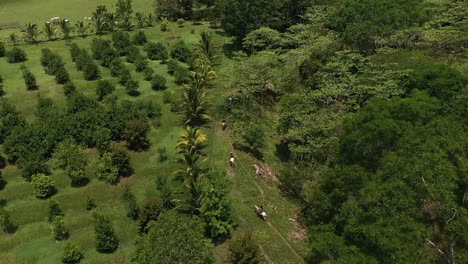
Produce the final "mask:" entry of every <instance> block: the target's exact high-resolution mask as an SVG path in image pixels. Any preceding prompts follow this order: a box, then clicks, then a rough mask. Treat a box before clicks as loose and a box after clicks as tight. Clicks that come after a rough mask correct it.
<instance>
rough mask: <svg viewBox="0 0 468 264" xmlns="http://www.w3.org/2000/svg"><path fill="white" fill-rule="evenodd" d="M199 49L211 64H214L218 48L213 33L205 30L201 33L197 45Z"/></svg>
mask: <svg viewBox="0 0 468 264" xmlns="http://www.w3.org/2000/svg"><path fill="white" fill-rule="evenodd" d="M197 48H198V49H199V50H200V51H201V52H202V53H203V55H205V56H206V58H207V59H208V60H209V61H210V62H211V63H213V61H214V59H215V58H216V52H217V46H216V44H215V42H214V37H213V32H211V31H210V32H208V31H205V30H204V31H202V32H201V33H200V40H199V41H198V43H197Z"/></svg>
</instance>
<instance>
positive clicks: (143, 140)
mask: <svg viewBox="0 0 468 264" xmlns="http://www.w3.org/2000/svg"><path fill="white" fill-rule="evenodd" d="M149 130H150V127H149V125H148V122H146V121H145V120H142V119H134V120H129V121H127V123H126V124H125V128H124V134H123V138H124V139H125V140H126V141H127V144H128V146H129V148H130V149H132V150H136V151H141V150H145V149H147V148H148V147H149V141H148V132H149Z"/></svg>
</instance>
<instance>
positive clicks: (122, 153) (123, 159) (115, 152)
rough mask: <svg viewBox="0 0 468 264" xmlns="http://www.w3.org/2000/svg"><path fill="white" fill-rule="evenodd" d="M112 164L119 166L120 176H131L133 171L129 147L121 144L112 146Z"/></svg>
mask: <svg viewBox="0 0 468 264" xmlns="http://www.w3.org/2000/svg"><path fill="white" fill-rule="evenodd" d="M112 165H114V166H115V167H116V168H117V173H118V174H119V176H129V175H131V174H132V173H133V168H132V166H131V165H130V156H129V155H128V151H127V148H125V147H124V146H121V145H114V146H113V148H112Z"/></svg>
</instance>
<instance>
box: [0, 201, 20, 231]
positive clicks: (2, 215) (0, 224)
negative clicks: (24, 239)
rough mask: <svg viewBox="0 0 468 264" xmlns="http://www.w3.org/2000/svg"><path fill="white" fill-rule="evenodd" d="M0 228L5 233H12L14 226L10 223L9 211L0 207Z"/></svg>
mask: <svg viewBox="0 0 468 264" xmlns="http://www.w3.org/2000/svg"><path fill="white" fill-rule="evenodd" d="M0 228H1V229H2V231H3V232H5V233H13V232H14V231H15V229H16V228H15V225H14V224H13V223H12V222H11V218H10V211H8V210H7V209H5V208H4V207H3V206H0Z"/></svg>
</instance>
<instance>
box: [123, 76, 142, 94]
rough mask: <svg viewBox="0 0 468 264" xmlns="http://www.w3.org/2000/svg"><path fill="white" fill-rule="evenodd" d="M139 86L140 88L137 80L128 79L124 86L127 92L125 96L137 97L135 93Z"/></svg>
mask: <svg viewBox="0 0 468 264" xmlns="http://www.w3.org/2000/svg"><path fill="white" fill-rule="evenodd" d="M139 86H140V84H139V82H138V81H137V80H134V79H130V80H128V81H127V83H126V84H125V90H126V91H127V94H129V95H131V96H138V95H139V94H140V93H139V92H138V91H137V90H138V87H139Z"/></svg>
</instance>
